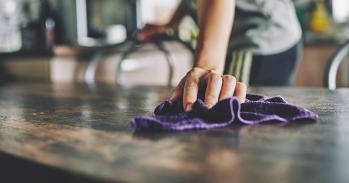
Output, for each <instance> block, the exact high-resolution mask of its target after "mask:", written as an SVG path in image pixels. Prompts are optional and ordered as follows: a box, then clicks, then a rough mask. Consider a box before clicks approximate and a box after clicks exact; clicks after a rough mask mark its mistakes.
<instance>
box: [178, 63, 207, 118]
mask: <svg viewBox="0 0 349 183" xmlns="http://www.w3.org/2000/svg"><path fill="white" fill-rule="evenodd" d="M204 74H205V70H203V69H196V68H194V69H193V70H192V71H190V72H189V73H188V74H187V76H186V79H185V80H186V81H185V84H184V87H183V108H184V110H185V111H190V110H191V109H192V106H193V104H194V102H195V101H196V99H197V96H198V92H199V84H200V78H201V76H202V75H204Z"/></svg>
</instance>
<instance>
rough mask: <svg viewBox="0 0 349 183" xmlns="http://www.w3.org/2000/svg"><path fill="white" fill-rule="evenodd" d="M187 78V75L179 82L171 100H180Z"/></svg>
mask: <svg viewBox="0 0 349 183" xmlns="http://www.w3.org/2000/svg"><path fill="white" fill-rule="evenodd" d="M185 79H186V77H184V78H182V80H181V81H180V82H179V84H178V85H177V86H176V88H175V89H174V90H173V91H172V94H171V97H170V100H171V101H175V100H178V99H179V98H180V97H181V96H182V93H183V87H184V84H185Z"/></svg>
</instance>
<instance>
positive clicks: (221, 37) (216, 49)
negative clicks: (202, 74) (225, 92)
mask: <svg viewBox="0 0 349 183" xmlns="http://www.w3.org/2000/svg"><path fill="white" fill-rule="evenodd" d="M234 9H235V0H199V3H198V17H199V26H200V35H199V40H198V47H197V53H196V57H195V65H194V66H196V67H200V68H203V69H207V70H215V71H217V72H218V73H220V74H222V73H223V69H224V63H225V56H226V50H227V45H228V41H229V37H230V32H231V28H232V26H233V19H234Z"/></svg>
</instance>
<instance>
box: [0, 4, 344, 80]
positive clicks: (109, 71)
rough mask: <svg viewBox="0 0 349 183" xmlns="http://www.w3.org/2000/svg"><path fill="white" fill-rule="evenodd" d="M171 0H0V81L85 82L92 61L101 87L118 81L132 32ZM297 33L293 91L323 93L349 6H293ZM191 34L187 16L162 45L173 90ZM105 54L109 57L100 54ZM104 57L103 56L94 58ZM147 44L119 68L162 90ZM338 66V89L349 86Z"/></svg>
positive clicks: (158, 18)
mask: <svg viewBox="0 0 349 183" xmlns="http://www.w3.org/2000/svg"><path fill="white" fill-rule="evenodd" d="M178 3H179V1H178V0H0V4H1V6H0V81H1V82H7V81H11V80H20V81H23V80H29V81H52V82H88V81H86V80H88V74H86V72H87V70H88V69H89V67H90V66H91V64H89V63H91V62H93V60H96V59H98V60H99V62H98V64H97V65H96V66H95V72H96V75H95V76H93V77H94V78H93V80H96V81H98V82H101V83H108V84H110V83H115V82H116V81H117V76H116V75H117V73H116V72H118V69H117V68H118V65H119V63H120V60H121V57H122V54H123V53H124V52H125V51H126V50H127V48H128V47H129V46H130V45H132V44H131V43H132V42H133V37H134V34H135V31H137V28H141V27H142V26H144V25H145V24H146V23H156V24H163V23H166V22H167V21H168V20H169V18H170V17H171V15H172V13H173V11H174V10H175V8H176V6H177V5H178ZM294 3H295V5H296V11H297V15H298V17H299V21H300V23H301V25H302V28H303V42H304V50H303V57H302V61H301V63H300V64H299V67H298V70H297V74H296V76H295V77H296V80H295V83H294V85H295V86H323V75H324V71H325V67H326V64H327V62H328V60H329V59H330V56H331V55H332V54H333V52H334V51H335V49H336V48H337V47H338V46H339V45H340V44H342V43H343V42H345V41H347V40H348V38H349V1H347V0H295V1H294ZM197 32H198V28H197V27H196V25H195V23H194V21H193V20H192V19H191V18H190V17H188V18H186V19H184V20H183V22H182V23H181V26H180V29H179V34H178V35H179V36H178V38H177V40H176V41H165V42H164V45H165V47H166V48H167V50H169V51H170V52H171V55H173V58H174V62H173V69H174V74H173V79H172V81H171V82H172V84H175V83H177V82H178V80H179V79H180V78H181V77H182V76H183V75H184V74H185V73H186V71H187V70H188V69H189V68H190V66H191V64H192V52H191V51H190V49H188V48H187V47H186V46H184V44H181V43H180V42H179V41H178V40H180V41H183V42H185V43H187V44H189V45H194V46H195V38H196V36H197ZM105 50H108V51H105ZM98 53H103V54H98ZM165 61H166V57H164V55H163V53H162V52H161V51H160V50H159V49H158V48H157V47H156V46H154V45H151V44H149V45H145V46H143V47H142V48H140V49H139V50H137V51H135V52H134V53H133V54H132V55H130V56H129V57H128V58H126V59H125V60H124V62H123V64H121V68H122V70H123V78H124V79H125V81H126V82H125V83H130V84H160V85H164V84H167V81H168V75H169V72H170V69H169V67H168V63H166V62H165ZM348 65H349V64H347V62H343V64H342V65H341V66H340V71H339V74H338V75H337V76H338V77H337V80H338V84H339V85H340V86H345V85H347V84H348V81H349V74H348V73H349V72H348V71H349V66H348Z"/></svg>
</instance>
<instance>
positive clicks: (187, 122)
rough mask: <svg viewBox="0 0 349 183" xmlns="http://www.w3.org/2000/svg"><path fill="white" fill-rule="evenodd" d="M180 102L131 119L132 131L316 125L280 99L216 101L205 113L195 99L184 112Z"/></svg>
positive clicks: (305, 112) (311, 116)
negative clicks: (306, 122)
mask: <svg viewBox="0 0 349 183" xmlns="http://www.w3.org/2000/svg"><path fill="white" fill-rule="evenodd" d="M182 106H183V105H182V102H181V101H165V102H163V103H161V104H160V105H158V106H157V107H156V109H155V111H154V114H153V115H145V116H141V117H137V118H133V119H132V121H131V125H132V127H133V128H134V129H135V131H154V130H171V131H181V130H192V129H210V128H222V127H226V126H229V125H231V124H232V123H240V124H247V125H252V124H260V123H264V122H271V121H273V122H281V123H287V122H290V121H316V120H317V119H318V115H317V114H315V113H313V112H311V111H309V110H307V109H305V108H303V107H299V106H295V105H291V104H288V103H287V102H286V101H285V100H284V99H283V98H282V97H281V96H276V97H270V98H268V97H266V96H262V95H257V94H247V96H246V101H245V102H244V103H242V104H241V105H240V104H239V102H238V99H237V98H236V97H232V98H229V99H225V100H222V101H219V102H218V103H217V104H216V105H215V106H213V107H212V108H210V109H208V108H206V107H205V105H204V102H203V101H202V100H201V99H198V100H197V101H196V102H195V103H194V105H193V109H192V110H191V111H189V112H184V110H183V107H182Z"/></svg>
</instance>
